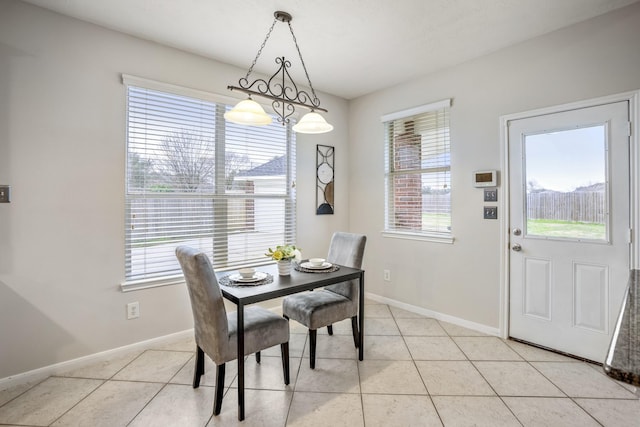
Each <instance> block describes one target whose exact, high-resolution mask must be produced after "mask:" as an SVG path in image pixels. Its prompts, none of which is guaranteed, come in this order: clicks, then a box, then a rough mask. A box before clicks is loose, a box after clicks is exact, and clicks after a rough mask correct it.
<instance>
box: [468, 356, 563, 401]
mask: <svg viewBox="0 0 640 427" xmlns="http://www.w3.org/2000/svg"><path fill="white" fill-rule="evenodd" d="M470 362H471V364H472V365H473V366H474V367H475V368H476V370H477V371H478V372H480V369H479V368H478V366H477V365H476V363H477V362H500V363H525V364H527V365H529V366H531V367H532V368H533V369H534V370H535V371H536V372H538V373H539V374H540V375H541V376H542V377H543V378H544V379H546V380H547V381H549V383H550V384H551V385H553V386H554V387H555V388H556V389H557V390H558V391H559V392H560V393H562V394H563V395H564V396H567V397H568V395H567V393H565V391H564V390H562V389H561V388H560V387H558V385H557V384H556V383H554V382H552V381H551V380H550V379H549V378H547V377H546V376H545V375H544V374H543V373H542V372H540V371H538V370H537V369H536V368H535V366H533V365H532V364H531V363H529V362H527V361H526V360H523V361H520V360H516V361H501V360H499V361H487V360H471V361H470ZM480 375H482V372H480ZM482 378H484V380H485V381H486V382H487V383H488V384H489V385H490V386H491V387H492V388H493V385H491V383H490V382H489V380H488V379H487V378H486V377H485V376H484V375H482ZM494 391H495V390H494ZM496 394H498V395H499V396H500V394H499V393H497V391H496Z"/></svg>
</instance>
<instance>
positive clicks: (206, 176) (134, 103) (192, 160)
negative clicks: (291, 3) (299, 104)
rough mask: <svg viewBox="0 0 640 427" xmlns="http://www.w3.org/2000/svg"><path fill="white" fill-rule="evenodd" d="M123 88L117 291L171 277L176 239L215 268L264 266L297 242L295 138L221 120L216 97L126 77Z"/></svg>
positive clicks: (174, 278) (277, 128)
mask: <svg viewBox="0 0 640 427" xmlns="http://www.w3.org/2000/svg"><path fill="white" fill-rule="evenodd" d="M123 80H124V83H125V85H126V92H127V174H126V212H125V234H126V240H125V264H126V268H125V272H126V278H125V284H123V288H124V289H128V288H129V289H130V288H139V287H144V286H153V285H155V284H166V283H174V282H178V281H180V280H181V279H180V278H181V274H182V273H181V270H180V266H179V264H178V262H177V260H176V257H175V252H174V251H175V248H176V246H178V245H190V246H193V247H196V248H199V249H200V250H202V251H204V252H206V253H207V254H209V256H210V258H211V259H212V261H213V265H214V268H220V269H224V268H236V267H238V266H241V265H257V264H260V263H265V262H267V261H268V260H267V258H266V257H265V256H264V253H265V251H266V249H267V248H268V247H273V246H275V245H278V244H283V243H293V242H295V229H296V227H295V190H294V185H293V183H294V181H295V136H294V135H295V134H294V133H293V132H292V131H291V128H290V125H287V126H283V125H282V124H280V123H278V122H277V120H274V122H273V124H271V125H269V126H260V127H253V126H251V127H250V126H240V125H236V124H232V123H229V122H226V121H225V120H224V117H223V115H224V113H225V111H227V110H228V109H230V108H232V106H231V105H227V104H226V103H224V102H219V101H218V100H217V99H216V97H215V96H214V95H211V94H207V93H202V92H198V91H192V90H188V89H184V88H176V87H173V86H169V85H163V84H160V83H155V82H149V81H146V80H142V79H137V78H135V77H130V76H123Z"/></svg>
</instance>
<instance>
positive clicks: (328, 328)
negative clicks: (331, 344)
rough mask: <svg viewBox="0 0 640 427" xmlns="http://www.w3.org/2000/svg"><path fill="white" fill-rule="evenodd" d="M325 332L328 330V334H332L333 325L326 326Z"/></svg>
mask: <svg viewBox="0 0 640 427" xmlns="http://www.w3.org/2000/svg"><path fill="white" fill-rule="evenodd" d="M327 332H329V335H333V325H329V326H327Z"/></svg>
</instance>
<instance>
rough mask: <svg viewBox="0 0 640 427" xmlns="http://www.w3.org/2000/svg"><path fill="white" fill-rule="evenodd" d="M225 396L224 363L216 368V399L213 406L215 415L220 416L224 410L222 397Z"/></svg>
mask: <svg viewBox="0 0 640 427" xmlns="http://www.w3.org/2000/svg"><path fill="white" fill-rule="evenodd" d="M223 396H224V363H222V364H220V365H218V366H217V367H216V399H215V402H214V404H213V415H218V414H219V413H220V409H222V397H223Z"/></svg>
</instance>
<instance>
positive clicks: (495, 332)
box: [364, 292, 500, 337]
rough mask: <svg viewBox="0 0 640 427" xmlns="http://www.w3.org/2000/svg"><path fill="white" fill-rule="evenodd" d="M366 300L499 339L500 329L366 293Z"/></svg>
mask: <svg viewBox="0 0 640 427" xmlns="http://www.w3.org/2000/svg"><path fill="white" fill-rule="evenodd" d="M364 295H365V297H366V298H369V299H370V300H373V301H376V302H380V303H383V304H388V305H391V306H393V307H397V308H401V309H403V310H407V311H410V312H412V313H416V314H421V315H423V316H426V317H431V318H433V319H437V320H442V321H443V322H448V323H452V324H454V325H458V326H462V327H463V328H467V329H472V330H474V331H478V332H482V333H483V334H487V335H492V336H496V337H499V336H500V329H499V328H492V327H491V326H487V325H483V324H481V323H475V322H471V321H469V320H465V319H460V318H459V317H454V316H450V315H448V314H442V313H438V312H437V311H432V310H427V309H426V308H422V307H416V306H415V305H411V304H406V303H404V302H400V301H396V300H393V299H390V298H387V297H383V296H380V295H376V294H372V293H369V292H365V293H364Z"/></svg>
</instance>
